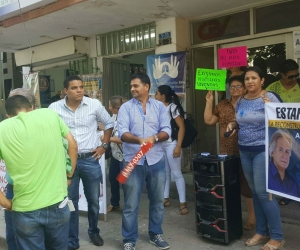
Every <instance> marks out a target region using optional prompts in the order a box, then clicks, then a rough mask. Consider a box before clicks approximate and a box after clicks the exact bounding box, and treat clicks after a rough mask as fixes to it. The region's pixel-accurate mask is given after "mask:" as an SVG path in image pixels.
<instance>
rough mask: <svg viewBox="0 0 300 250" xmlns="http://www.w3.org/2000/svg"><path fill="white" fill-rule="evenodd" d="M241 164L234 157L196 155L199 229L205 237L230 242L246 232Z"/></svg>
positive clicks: (195, 182)
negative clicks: (243, 220)
mask: <svg viewBox="0 0 300 250" xmlns="http://www.w3.org/2000/svg"><path fill="white" fill-rule="evenodd" d="M239 166H240V159H239V158H238V157H234V156H224V155H222V156H216V155H208V156H203V155H202V154H197V155H195V156H194V158H193V171H194V192H195V196H196V209H195V211H196V230H197V233H199V234H200V235H202V237H204V238H208V239H211V240H215V241H218V242H222V243H225V244H228V243H230V242H231V241H233V240H235V239H239V238H241V236H242V235H243V225H242V209H241V195H240V182H239Z"/></svg>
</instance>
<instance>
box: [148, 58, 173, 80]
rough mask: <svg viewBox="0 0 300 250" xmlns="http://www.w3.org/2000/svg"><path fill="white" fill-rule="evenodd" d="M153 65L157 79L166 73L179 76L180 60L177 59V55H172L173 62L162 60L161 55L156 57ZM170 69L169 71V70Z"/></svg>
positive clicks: (170, 75) (154, 75)
mask: <svg viewBox="0 0 300 250" xmlns="http://www.w3.org/2000/svg"><path fill="white" fill-rule="evenodd" d="M152 66H153V77H154V78H155V79H156V80H157V79H159V78H161V77H162V76H164V75H168V76H169V77H171V78H176V77H177V76H178V66H179V61H177V57H176V56H175V57H173V55H171V63H169V62H163V63H161V62H160V57H158V59H155V63H154V64H153V65H152ZM167 70H168V71H167Z"/></svg>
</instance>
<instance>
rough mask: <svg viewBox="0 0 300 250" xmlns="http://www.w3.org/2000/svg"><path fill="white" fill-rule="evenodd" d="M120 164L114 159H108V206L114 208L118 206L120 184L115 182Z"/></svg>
mask: <svg viewBox="0 0 300 250" xmlns="http://www.w3.org/2000/svg"><path fill="white" fill-rule="evenodd" d="M121 166H122V162H120V161H118V160H116V159H115V158H114V157H111V158H110V165H109V174H108V175H109V182H110V190H111V198H110V204H111V205H112V206H114V207H119V206H120V183H119V182H118V181H117V179H116V178H117V176H118V174H119V173H120V170H121Z"/></svg>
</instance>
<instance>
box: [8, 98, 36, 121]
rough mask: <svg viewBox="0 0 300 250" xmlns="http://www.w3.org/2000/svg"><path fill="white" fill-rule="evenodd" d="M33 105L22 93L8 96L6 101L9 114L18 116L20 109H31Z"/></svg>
mask: <svg viewBox="0 0 300 250" xmlns="http://www.w3.org/2000/svg"><path fill="white" fill-rule="evenodd" d="M31 108H32V106H31V103H30V102H29V100H28V99H27V98H26V97H25V96H22V95H14V96H11V97H8V98H7V100H6V101H5V110H6V113H7V114H8V115H9V116H16V115H18V113H19V112H20V110H24V109H25V110H27V111H29V110H31Z"/></svg>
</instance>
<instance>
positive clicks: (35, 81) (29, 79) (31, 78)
mask: <svg viewBox="0 0 300 250" xmlns="http://www.w3.org/2000/svg"><path fill="white" fill-rule="evenodd" d="M23 88H24V89H31V90H32V92H33V94H34V96H35V107H36V108H40V107H41V99H40V85H39V73H38V72H35V73H30V74H23Z"/></svg>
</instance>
